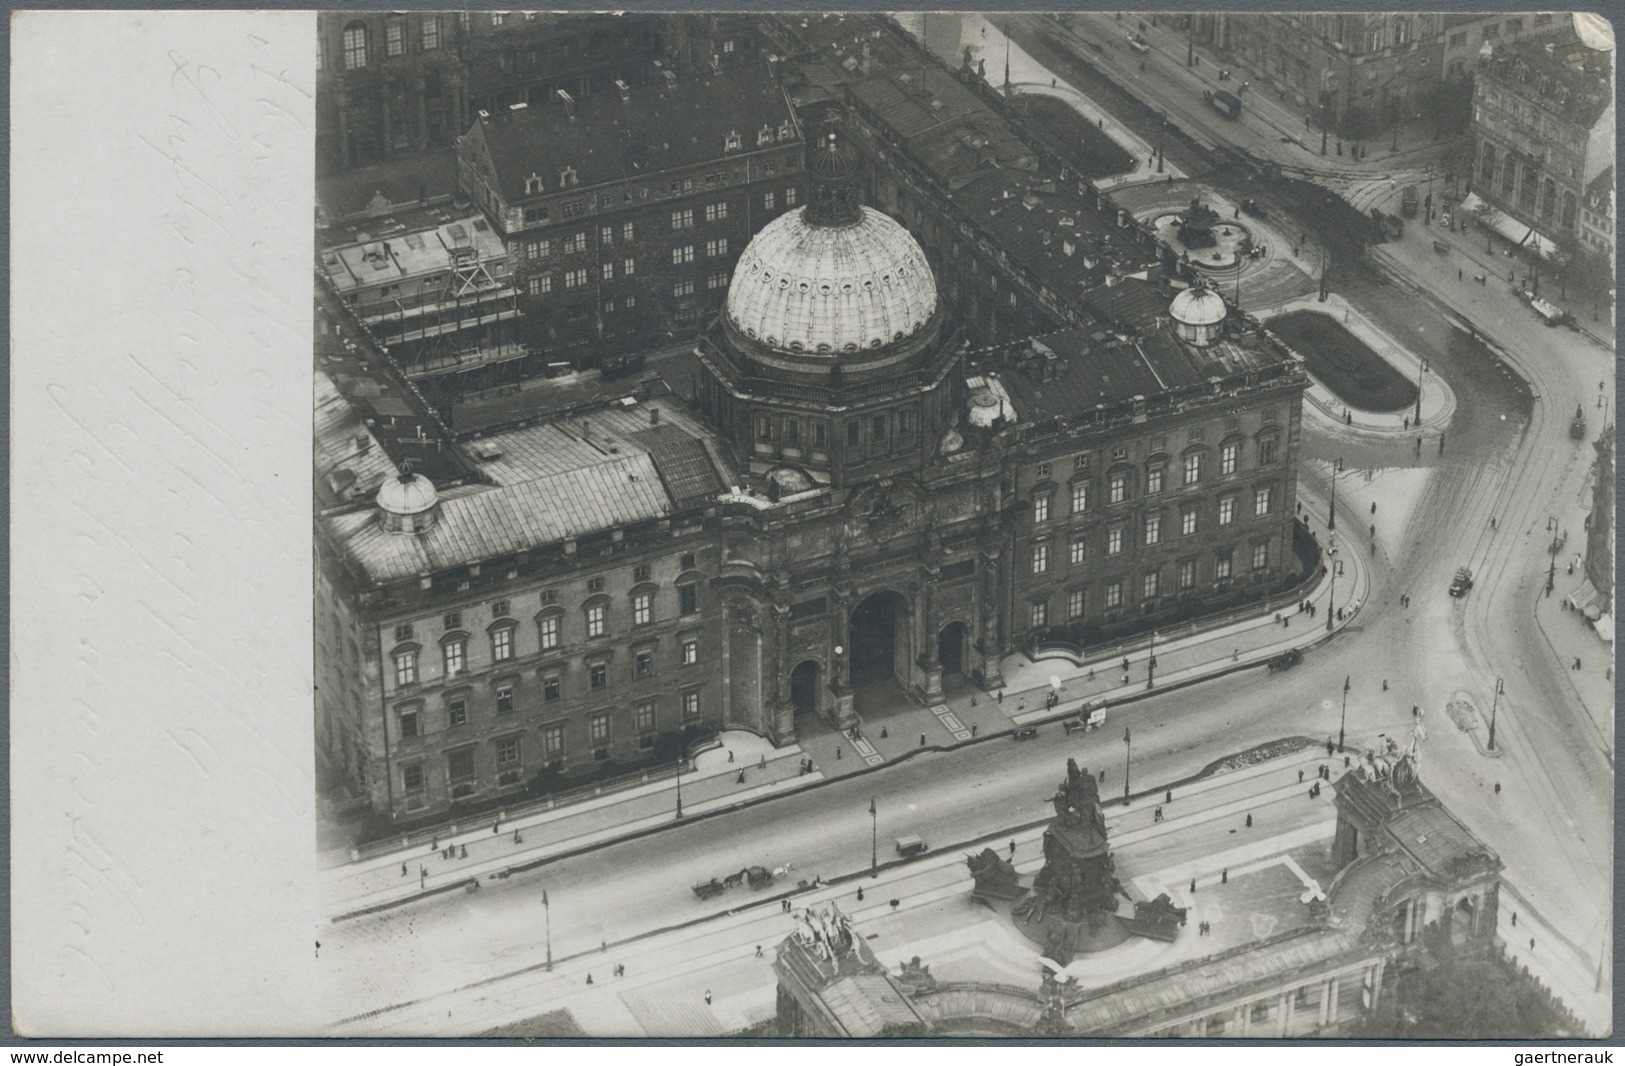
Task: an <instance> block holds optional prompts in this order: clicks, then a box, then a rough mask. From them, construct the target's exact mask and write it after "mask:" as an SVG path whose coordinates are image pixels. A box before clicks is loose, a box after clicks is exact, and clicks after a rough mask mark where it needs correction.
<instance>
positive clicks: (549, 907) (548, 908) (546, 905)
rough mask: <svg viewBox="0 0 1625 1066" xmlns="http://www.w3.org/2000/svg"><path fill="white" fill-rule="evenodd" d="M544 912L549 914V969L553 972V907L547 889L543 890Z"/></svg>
mask: <svg viewBox="0 0 1625 1066" xmlns="http://www.w3.org/2000/svg"><path fill="white" fill-rule="evenodd" d="M542 910H544V911H546V912H547V969H548V972H550V973H551V972H552V970H553V905H552V904H551V903H549V902H548V901H547V889H545V888H544V889H542Z"/></svg>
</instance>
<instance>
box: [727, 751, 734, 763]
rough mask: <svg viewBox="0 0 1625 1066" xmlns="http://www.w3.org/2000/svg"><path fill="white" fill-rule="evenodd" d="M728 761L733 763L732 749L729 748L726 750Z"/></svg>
mask: <svg viewBox="0 0 1625 1066" xmlns="http://www.w3.org/2000/svg"><path fill="white" fill-rule="evenodd" d="M728 761H729V762H733V761H734V753H733V749H732V748H729V749H728Z"/></svg>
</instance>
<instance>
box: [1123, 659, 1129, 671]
mask: <svg viewBox="0 0 1625 1066" xmlns="http://www.w3.org/2000/svg"><path fill="white" fill-rule="evenodd" d="M1123 673H1125V674H1126V673H1128V656H1126V655H1125V656H1123Z"/></svg>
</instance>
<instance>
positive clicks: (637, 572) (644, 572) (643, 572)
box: [632, 563, 649, 581]
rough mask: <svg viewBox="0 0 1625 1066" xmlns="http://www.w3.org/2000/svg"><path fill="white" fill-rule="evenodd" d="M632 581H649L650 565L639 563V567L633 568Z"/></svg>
mask: <svg viewBox="0 0 1625 1066" xmlns="http://www.w3.org/2000/svg"><path fill="white" fill-rule="evenodd" d="M632 580H633V581H647V580H649V564H648V563H639V564H638V565H637V566H634V567H633V568H632Z"/></svg>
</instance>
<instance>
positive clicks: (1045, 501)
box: [1033, 496, 1049, 522]
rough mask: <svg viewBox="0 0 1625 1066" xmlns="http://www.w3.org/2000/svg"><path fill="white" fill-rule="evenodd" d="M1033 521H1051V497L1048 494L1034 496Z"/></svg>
mask: <svg viewBox="0 0 1625 1066" xmlns="http://www.w3.org/2000/svg"><path fill="white" fill-rule="evenodd" d="M1033 521H1034V522H1048V521H1049V497H1048V496H1034V497H1033Z"/></svg>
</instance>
